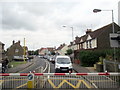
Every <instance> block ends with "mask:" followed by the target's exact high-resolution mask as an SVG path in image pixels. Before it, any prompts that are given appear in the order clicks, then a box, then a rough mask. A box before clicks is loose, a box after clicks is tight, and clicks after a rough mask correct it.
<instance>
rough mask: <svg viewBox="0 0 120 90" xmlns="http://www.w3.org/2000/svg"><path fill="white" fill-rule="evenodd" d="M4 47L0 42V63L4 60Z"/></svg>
mask: <svg viewBox="0 0 120 90" xmlns="http://www.w3.org/2000/svg"><path fill="white" fill-rule="evenodd" d="M4 45H5V44H3V43H2V42H0V62H1V61H2V59H3V58H4Z"/></svg>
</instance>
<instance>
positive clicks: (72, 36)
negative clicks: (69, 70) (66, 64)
mask: <svg viewBox="0 0 120 90" xmlns="http://www.w3.org/2000/svg"><path fill="white" fill-rule="evenodd" d="M63 27H64V28H65V27H67V26H63ZM70 28H71V30H72V41H73V46H72V48H71V49H72V52H73V60H74V34H73V27H70Z"/></svg>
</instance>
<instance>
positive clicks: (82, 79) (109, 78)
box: [0, 73, 120, 89]
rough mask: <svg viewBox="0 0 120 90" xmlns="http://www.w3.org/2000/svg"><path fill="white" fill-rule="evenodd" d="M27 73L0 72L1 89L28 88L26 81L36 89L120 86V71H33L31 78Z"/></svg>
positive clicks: (116, 87) (111, 87)
mask: <svg viewBox="0 0 120 90" xmlns="http://www.w3.org/2000/svg"><path fill="white" fill-rule="evenodd" d="M28 75H29V73H9V74H8V73H4V74H3V73H1V74H0V78H2V80H1V81H0V83H1V86H2V89H15V88H20V89H21V88H22V89H24V88H28V87H27V85H28V81H31V82H33V83H34V87H32V88H36V89H41V88H43V89H51V88H60V89H71V88H72V89H73V88H84V89H88V88H100V89H101V88H105V89H107V88H109V89H118V88H120V73H33V77H34V79H33V80H32V78H31V77H28ZM28 78H29V79H28ZM30 78H31V79H30Z"/></svg>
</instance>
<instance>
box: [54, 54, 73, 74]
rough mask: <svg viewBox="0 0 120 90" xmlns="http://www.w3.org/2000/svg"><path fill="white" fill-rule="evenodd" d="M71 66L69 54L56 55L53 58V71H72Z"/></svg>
mask: <svg viewBox="0 0 120 90" xmlns="http://www.w3.org/2000/svg"><path fill="white" fill-rule="evenodd" d="M72 70H73V67H72V63H71V59H70V57H69V56H57V57H56V59H55V73H57V72H72Z"/></svg>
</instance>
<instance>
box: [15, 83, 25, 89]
mask: <svg viewBox="0 0 120 90" xmlns="http://www.w3.org/2000/svg"><path fill="white" fill-rule="evenodd" d="M26 85H27V83H25V84H22V85H20V86H18V87H16V88H21V87H23V86H26Z"/></svg>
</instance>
